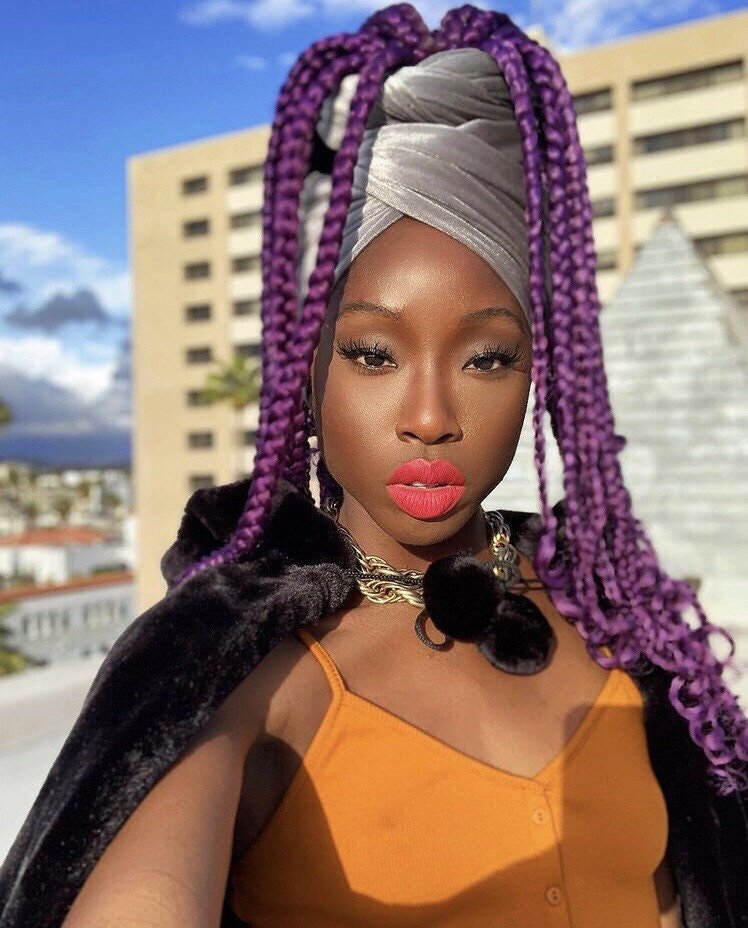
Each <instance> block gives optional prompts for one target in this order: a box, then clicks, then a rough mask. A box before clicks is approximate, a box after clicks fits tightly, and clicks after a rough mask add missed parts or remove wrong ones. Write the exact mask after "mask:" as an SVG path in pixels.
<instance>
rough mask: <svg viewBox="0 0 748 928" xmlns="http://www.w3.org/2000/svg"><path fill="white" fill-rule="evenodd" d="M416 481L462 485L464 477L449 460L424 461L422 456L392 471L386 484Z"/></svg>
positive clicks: (443, 484)
mask: <svg viewBox="0 0 748 928" xmlns="http://www.w3.org/2000/svg"><path fill="white" fill-rule="evenodd" d="M416 482H417V483H426V484H434V485H435V484H440V485H442V486H446V485H452V486H456V487H464V485H465V478H464V476H463V474H462V471H461V470H460V469H459V467H457V466H456V465H455V464H452V462H451V461H445V460H437V461H426V460H425V459H424V458H414V459H413V460H411V461H406V462H405V463H404V464H401V465H400V466H399V467H396V468H395V469H394V470H393V471H392V473H391V474H390V477H389V480H388V481H387V486H388V487H389V486H393V485H394V484H406V485H407V484H410V483H416Z"/></svg>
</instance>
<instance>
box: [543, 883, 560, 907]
mask: <svg viewBox="0 0 748 928" xmlns="http://www.w3.org/2000/svg"><path fill="white" fill-rule="evenodd" d="M545 898H546V899H547V900H548V902H550V904H551V905H561V889H560V887H558V886H549V887H548V889H546V891H545Z"/></svg>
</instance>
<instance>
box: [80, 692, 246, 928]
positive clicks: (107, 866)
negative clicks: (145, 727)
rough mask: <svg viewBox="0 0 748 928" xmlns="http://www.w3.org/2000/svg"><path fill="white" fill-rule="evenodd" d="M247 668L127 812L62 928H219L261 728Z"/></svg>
mask: <svg viewBox="0 0 748 928" xmlns="http://www.w3.org/2000/svg"><path fill="white" fill-rule="evenodd" d="M252 676H253V674H249V677H248V678H247V679H246V680H245V681H244V683H243V684H241V685H240V686H239V687H237V688H236V690H234V692H233V693H231V694H230V695H229V697H228V698H227V699H226V700H225V701H224V703H223V704H222V705H221V706H219V708H218V709H217V710H216V711H215V712H214V714H213V715H212V716H211V718H210V719H209V720H208V722H207V723H206V724H205V725H204V726H203V728H202V729H201V730H200V731H199V732H198V734H197V735H196V736H195V737H194V738H193V741H192V743H191V744H190V745H189V746H188V747H187V748H186V749H185V751H184V752H183V754H182V755H181V756H180V757H179V758H178V760H177V761H176V762H175V763H174V764H173V765H172V767H171V768H169V770H168V771H167V772H166V774H165V775H164V776H163V777H162V778H161V779H160V780H159V781H158V782H157V783H156V784H155V785H154V786H153V788H152V789H151V791H150V792H149V793H148V794H147V795H146V796H145V798H144V799H143V800H142V802H141V803H140V804H139V805H138V806H137V807H136V809H135V810H134V811H133V813H132V814H131V815H130V817H129V818H128V819H127V820H126V821H125V823H124V825H123V826H122V827H121V828H120V830H119V831H118V832H117V834H116V835H115V837H114V838H113V840H112V841H111V842H110V844H109V845H108V846H107V848H106V850H105V851H104V853H103V854H102V855H101V857H100V858H99V860H98V861H97V863H96V865H95V866H94V868H93V870H92V871H91V873H90V874H89V875H88V878H87V880H86V882H85V883H84V884H83V886H82V888H81V891H80V892H79V893H78V896H77V897H76V899H75V901H74V903H73V905H72V907H71V908H70V911H69V912H68V914H67V916H66V918H65V921H64V922H63V925H62V928H129V926H132V928H135V926H137V928H218V925H219V921H220V914H221V910H222V906H223V898H224V893H225V890H226V880H227V877H228V870H229V866H230V863H231V849H232V838H233V832H234V824H235V819H236V813H237V808H238V804H239V798H240V794H241V786H242V779H243V768H244V761H245V757H246V754H247V751H248V750H249V748H250V747H251V745H252V744H253V742H254V740H255V739H256V738H257V737H258V736H259V735H260V733H261V732H262V730H263V728H264V717H263V712H262V711H261V708H260V705H259V704H258V703H257V701H256V700H253V701H252V702H251V703H248V699H247V696H248V692H249V689H250V688H251V684H250V682H249V681H250V680H251V678H252Z"/></svg>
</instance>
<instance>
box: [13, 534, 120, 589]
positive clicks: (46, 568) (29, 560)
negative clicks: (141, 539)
mask: <svg viewBox="0 0 748 928" xmlns="http://www.w3.org/2000/svg"><path fill="white" fill-rule="evenodd" d="M126 558H129V554H127V553H126V552H125V551H124V550H123V544H122V542H121V541H119V540H118V539H117V538H115V537H113V536H111V535H109V534H107V533H106V532H101V531H99V530H97V529H92V528H87V527H85V526H68V525H61V526H59V527H57V528H34V529H28V530H27V531H25V532H19V533H18V534H15V535H5V536H4V537H0V577H11V576H14V575H17V574H22V575H27V576H30V577H33V579H34V581H35V582H36V583H64V582H65V581H66V580H71V579H73V578H75V577H79V576H87V575H88V574H91V573H93V572H94V571H96V570H102V569H106V568H114V567H116V568H120V569H121V568H123V567H129V564H128V563H127V560H126Z"/></svg>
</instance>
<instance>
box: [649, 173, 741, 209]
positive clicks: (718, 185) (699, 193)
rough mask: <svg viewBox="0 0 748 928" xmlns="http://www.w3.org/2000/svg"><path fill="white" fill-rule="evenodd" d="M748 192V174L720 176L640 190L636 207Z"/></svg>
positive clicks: (736, 195)
mask: <svg viewBox="0 0 748 928" xmlns="http://www.w3.org/2000/svg"><path fill="white" fill-rule="evenodd" d="M745 194H748V174H739V175H737V176H733V177H718V178H715V179H714V180H702V181H697V182H696V183H692V184H678V185H676V186H673V187H659V188H657V189H655V190H638V191H637V192H636V193H635V194H634V206H635V208H636V209H653V208H655V207H661V206H675V205H677V204H678V203H696V202H698V201H700V200H723V199H728V198H730V197H739V196H745Z"/></svg>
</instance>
